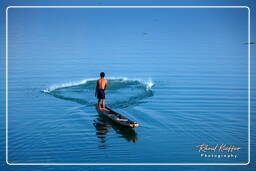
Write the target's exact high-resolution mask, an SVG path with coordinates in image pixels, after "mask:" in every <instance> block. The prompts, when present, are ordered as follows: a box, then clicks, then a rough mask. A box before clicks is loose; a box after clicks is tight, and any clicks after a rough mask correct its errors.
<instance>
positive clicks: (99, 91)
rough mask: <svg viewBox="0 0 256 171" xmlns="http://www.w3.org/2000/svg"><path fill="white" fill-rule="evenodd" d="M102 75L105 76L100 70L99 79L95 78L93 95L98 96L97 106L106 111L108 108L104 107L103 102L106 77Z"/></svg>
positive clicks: (106, 83) (104, 100) (104, 99)
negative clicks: (95, 83)
mask: <svg viewBox="0 0 256 171" xmlns="http://www.w3.org/2000/svg"><path fill="white" fill-rule="evenodd" d="M104 77H105V73H104V72H101V73H100V79H98V80H97V85H96V90H95V96H97V98H98V104H97V105H98V107H99V108H100V109H101V110H105V111H108V109H106V107H105V102H106V98H105V90H106V88H107V85H108V81H107V80H106V79H104ZM100 102H101V104H100Z"/></svg>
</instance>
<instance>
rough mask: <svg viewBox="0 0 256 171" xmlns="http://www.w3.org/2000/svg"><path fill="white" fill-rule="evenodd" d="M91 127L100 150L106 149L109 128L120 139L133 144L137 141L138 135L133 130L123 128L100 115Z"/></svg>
mask: <svg viewBox="0 0 256 171" xmlns="http://www.w3.org/2000/svg"><path fill="white" fill-rule="evenodd" d="M93 125H94V127H95V128H96V136H97V137H98V138H99V139H100V143H101V145H100V146H99V147H100V149H106V148H107V145H106V144H105V143H106V139H107V134H108V133H109V131H110V129H111V128H113V130H115V132H116V133H117V134H119V135H121V137H123V138H124V139H126V140H127V141H128V142H134V143H135V142H137V141H138V135H137V133H136V132H135V130H134V129H132V128H124V127H122V126H120V125H118V124H116V123H114V122H113V121H111V120H110V119H108V118H106V117H104V116H102V115H100V114H99V115H98V118H97V119H96V120H94V123H93Z"/></svg>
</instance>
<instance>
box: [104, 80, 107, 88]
mask: <svg viewBox="0 0 256 171" xmlns="http://www.w3.org/2000/svg"><path fill="white" fill-rule="evenodd" d="M107 86H108V81H107V80H106V84H105V88H104V90H106V89H107Z"/></svg>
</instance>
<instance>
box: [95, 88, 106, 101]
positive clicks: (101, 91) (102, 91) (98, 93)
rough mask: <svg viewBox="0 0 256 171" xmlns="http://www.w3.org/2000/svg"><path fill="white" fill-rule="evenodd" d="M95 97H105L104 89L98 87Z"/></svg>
mask: <svg viewBox="0 0 256 171" xmlns="http://www.w3.org/2000/svg"><path fill="white" fill-rule="evenodd" d="M97 98H98V99H99V100H100V99H105V90H103V89H99V90H98V91H97Z"/></svg>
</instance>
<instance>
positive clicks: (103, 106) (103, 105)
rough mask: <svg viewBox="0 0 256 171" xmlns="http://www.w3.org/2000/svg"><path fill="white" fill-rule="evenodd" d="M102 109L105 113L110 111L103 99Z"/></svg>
mask: <svg viewBox="0 0 256 171" xmlns="http://www.w3.org/2000/svg"><path fill="white" fill-rule="evenodd" d="M102 109H103V110H105V111H107V112H108V111H109V110H108V109H107V108H105V99H102Z"/></svg>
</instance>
